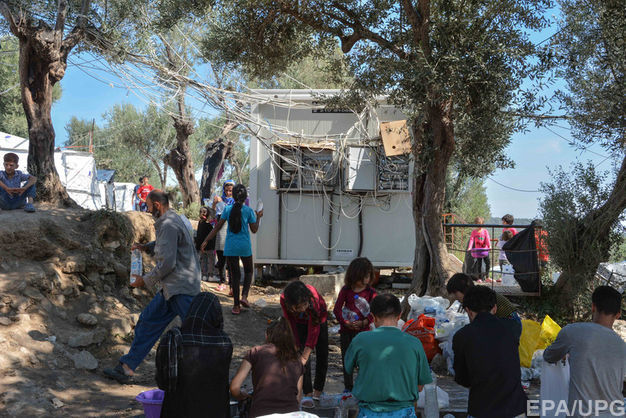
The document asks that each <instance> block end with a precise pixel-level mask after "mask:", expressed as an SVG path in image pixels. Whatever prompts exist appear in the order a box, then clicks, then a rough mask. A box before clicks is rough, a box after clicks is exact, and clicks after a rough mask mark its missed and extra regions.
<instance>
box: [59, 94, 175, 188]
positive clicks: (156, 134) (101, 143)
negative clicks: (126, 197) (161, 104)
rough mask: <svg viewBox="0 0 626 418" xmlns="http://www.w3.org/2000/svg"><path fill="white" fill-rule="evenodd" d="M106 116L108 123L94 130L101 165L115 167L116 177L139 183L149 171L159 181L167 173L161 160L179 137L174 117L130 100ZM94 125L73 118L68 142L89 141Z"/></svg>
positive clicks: (108, 112) (72, 143)
mask: <svg viewBox="0 0 626 418" xmlns="http://www.w3.org/2000/svg"><path fill="white" fill-rule="evenodd" d="M103 116H104V119H105V124H104V127H102V128H100V127H98V126H96V127H95V130H94V157H95V159H96V163H97V164H98V168H102V169H109V170H115V171H116V174H115V179H116V181H120V182H129V183H137V181H138V178H139V176H142V175H147V176H148V177H150V178H151V183H152V184H155V183H156V181H157V179H159V178H160V177H162V176H163V173H162V169H163V165H162V162H161V160H162V158H163V156H164V155H165V154H166V153H167V151H168V150H169V149H170V147H171V146H172V145H173V144H174V143H175V141H176V138H175V132H174V128H173V127H172V126H171V119H170V117H169V116H168V115H167V114H165V113H163V112H161V111H159V110H158V109H157V108H156V107H155V106H152V105H151V106H148V107H147V108H146V109H145V110H143V111H141V110H138V109H136V108H135V107H134V106H133V105H130V104H122V105H114V106H113V107H112V108H111V109H109V110H108V111H107V112H106V113H105V114H104V115H103ZM91 126H92V125H91V121H85V120H79V119H76V118H72V119H71V120H70V122H69V123H68V124H67V125H66V130H67V133H68V141H67V143H66V145H70V144H71V145H86V144H87V143H88V140H89V135H88V132H89V130H90V129H91ZM162 186H163V185H161V186H159V187H162Z"/></svg>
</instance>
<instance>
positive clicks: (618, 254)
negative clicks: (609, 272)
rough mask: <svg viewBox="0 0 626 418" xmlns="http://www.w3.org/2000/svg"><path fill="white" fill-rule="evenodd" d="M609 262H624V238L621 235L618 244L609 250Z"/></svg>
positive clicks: (625, 238)
mask: <svg viewBox="0 0 626 418" xmlns="http://www.w3.org/2000/svg"><path fill="white" fill-rule="evenodd" d="M609 261H611V262H613V263H619V262H620V261H626V237H625V236H624V235H622V237H621V240H620V242H618V243H616V244H615V245H614V246H613V248H612V249H611V258H610V259H609Z"/></svg>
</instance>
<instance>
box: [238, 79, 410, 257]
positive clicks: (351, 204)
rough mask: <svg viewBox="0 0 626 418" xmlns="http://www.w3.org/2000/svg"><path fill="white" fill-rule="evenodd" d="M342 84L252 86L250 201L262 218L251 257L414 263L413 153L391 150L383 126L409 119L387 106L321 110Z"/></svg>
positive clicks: (383, 104) (382, 100) (253, 240)
mask: <svg viewBox="0 0 626 418" xmlns="http://www.w3.org/2000/svg"><path fill="white" fill-rule="evenodd" d="M337 93H338V91H337V90H254V91H253V92H252V93H251V97H253V99H252V100H253V104H252V107H251V115H250V120H249V121H248V124H247V125H248V128H249V129H250V131H251V132H253V135H252V138H251V141H250V187H249V190H250V198H251V199H250V201H251V206H252V207H253V208H254V207H255V204H256V202H257V201H258V200H259V199H260V200H262V202H263V210H264V216H263V218H262V222H261V226H260V228H259V231H258V233H257V234H253V237H252V242H253V253H254V258H255V260H254V261H255V264H257V265H268V264H277V265H281V264H291V265H303V266H307V265H326V266H337V265H343V266H345V265H347V264H348V263H349V262H350V260H352V259H353V258H355V257H357V256H359V255H360V256H364V257H368V258H369V259H370V260H371V261H372V263H373V264H374V265H375V266H377V267H411V266H412V265H413V257H414V249H415V235H414V226H413V225H414V222H413V214H412V207H411V191H412V190H411V188H412V173H413V162H412V160H411V159H410V154H404V155H400V156H395V157H387V156H386V154H385V152H384V150H383V147H382V145H383V143H382V141H381V131H380V123H381V122H386V121H398V120H404V119H406V116H405V115H403V114H402V112H400V111H399V110H398V109H396V108H394V107H393V106H390V105H388V104H386V103H385V101H384V99H381V100H380V101H379V102H378V105H377V106H376V107H372V108H369V109H366V110H364V111H361V112H352V111H350V110H349V109H336V108H335V109H330V108H327V107H324V105H323V104H322V103H321V101H320V97H319V95H324V96H332V95H335V94H337Z"/></svg>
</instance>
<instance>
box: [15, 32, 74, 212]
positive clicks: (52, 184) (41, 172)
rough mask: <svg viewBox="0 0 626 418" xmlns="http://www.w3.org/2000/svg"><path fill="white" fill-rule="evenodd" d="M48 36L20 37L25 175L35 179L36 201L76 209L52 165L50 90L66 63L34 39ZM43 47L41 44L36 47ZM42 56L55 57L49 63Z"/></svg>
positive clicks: (57, 52)
mask: <svg viewBox="0 0 626 418" xmlns="http://www.w3.org/2000/svg"><path fill="white" fill-rule="evenodd" d="M46 36H47V37H50V36H52V34H50V33H48V32H47V31H46V30H40V31H38V32H35V33H32V34H31V35H30V36H28V37H20V38H19V39H20V59H19V72H20V89H21V94H22V106H23V108H24V113H25V115H26V121H27V122H28V138H29V144H28V172H29V173H30V174H31V175H33V176H35V177H37V186H36V187H37V199H38V200H39V201H45V202H49V203H53V204H62V205H64V206H76V203H75V202H74V201H73V200H72V199H71V198H70V197H69V195H68V194H67V191H66V190H65V187H63V185H62V184H61V180H60V178H59V175H58V173H57V171H56V168H55V164H54V139H55V133H54V127H53V126H52V118H51V109H52V87H53V86H54V84H55V83H56V82H57V81H59V80H61V78H63V75H64V74H65V63H64V62H62V61H60V60H59V59H58V57H59V55H60V53H59V51H58V50H56V49H55V46H54V44H52V43H50V44H46V45H45V46H46V47H47V49H46V50H45V51H40V50H38V49H37V48H35V46H34V41H33V39H32V38H33V37H42V38H45V37H46ZM38 47H39V48H41V47H42V45H41V44H39V45H38ZM42 55H43V56H44V57H48V58H49V57H56V58H57V59H56V60H54V58H53V60H52V62H50V61H48V60H45V59H44V58H43V57H42Z"/></svg>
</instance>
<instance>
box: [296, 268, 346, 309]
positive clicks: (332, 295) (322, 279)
mask: <svg viewBox="0 0 626 418" xmlns="http://www.w3.org/2000/svg"><path fill="white" fill-rule="evenodd" d="M343 278H344V274H343V273H339V274H307V275H305V276H300V281H301V282H302V283H304V284H309V285H311V286H313V287H315V288H316V289H317V291H318V292H319V293H320V294H321V295H322V296H323V297H324V299H325V300H326V302H327V303H328V302H329V301H330V302H332V301H334V300H336V299H337V296H339V291H340V290H341V288H342V287H343Z"/></svg>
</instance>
